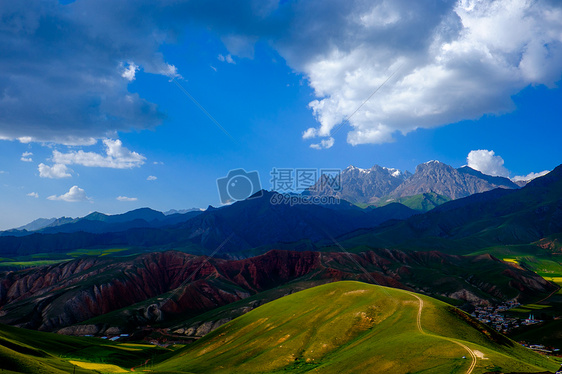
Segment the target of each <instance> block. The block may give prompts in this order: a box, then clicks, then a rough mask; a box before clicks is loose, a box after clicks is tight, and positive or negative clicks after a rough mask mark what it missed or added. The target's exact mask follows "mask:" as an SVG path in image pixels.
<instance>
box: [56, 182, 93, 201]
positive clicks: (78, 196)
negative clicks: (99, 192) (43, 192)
mask: <svg viewBox="0 0 562 374" xmlns="http://www.w3.org/2000/svg"><path fill="white" fill-rule="evenodd" d="M47 199H49V200H60V201H66V202H69V203H76V202H81V201H92V199H91V198H89V197H88V196H86V191H84V190H83V189H82V188H80V187H78V186H72V187H70V190H68V192H67V193H65V194H63V195H60V196H57V195H52V196H49V197H47Z"/></svg>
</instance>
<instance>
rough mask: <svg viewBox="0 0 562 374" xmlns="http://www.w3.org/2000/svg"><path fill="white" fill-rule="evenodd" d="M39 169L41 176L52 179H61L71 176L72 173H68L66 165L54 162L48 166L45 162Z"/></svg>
mask: <svg viewBox="0 0 562 374" xmlns="http://www.w3.org/2000/svg"><path fill="white" fill-rule="evenodd" d="M37 169H38V170H39V176H40V177H41V178H51V179H60V178H70V177H71V176H72V175H70V173H68V168H67V167H66V165H63V164H54V165H53V166H47V165H45V164H43V163H41V164H39V166H38V167H37Z"/></svg>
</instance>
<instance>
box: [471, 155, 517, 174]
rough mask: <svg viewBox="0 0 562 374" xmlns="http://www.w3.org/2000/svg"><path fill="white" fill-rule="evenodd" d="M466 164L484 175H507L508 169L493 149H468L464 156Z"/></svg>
mask: <svg viewBox="0 0 562 374" xmlns="http://www.w3.org/2000/svg"><path fill="white" fill-rule="evenodd" d="M466 160H467V163H468V166H469V167H471V168H473V169H474V170H478V171H480V172H482V173H484V174H486V175H492V176H499V177H509V171H508V170H507V169H506V168H505V167H504V166H503V164H504V161H503V158H501V157H500V156H496V155H495V153H494V151H488V150H486V149H479V150H476V151H470V153H469V154H468V157H467V158H466Z"/></svg>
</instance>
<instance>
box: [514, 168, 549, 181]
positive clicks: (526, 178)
mask: <svg viewBox="0 0 562 374" xmlns="http://www.w3.org/2000/svg"><path fill="white" fill-rule="evenodd" d="M548 173H550V171H549V170H545V171H541V172H540V173H529V174H527V175H524V176H521V175H517V176H515V177H513V178H511V180H512V181H513V182H521V181H524V182H530V181H532V180H533V179H535V178H539V177H542V176H544V175H546V174H548Z"/></svg>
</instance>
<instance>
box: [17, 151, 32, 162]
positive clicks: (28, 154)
mask: <svg viewBox="0 0 562 374" xmlns="http://www.w3.org/2000/svg"><path fill="white" fill-rule="evenodd" d="M31 156H33V153H31V152H23V153H22V155H21V158H20V160H22V161H24V162H33V159H32V158H31Z"/></svg>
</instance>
